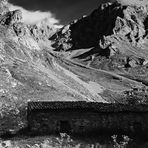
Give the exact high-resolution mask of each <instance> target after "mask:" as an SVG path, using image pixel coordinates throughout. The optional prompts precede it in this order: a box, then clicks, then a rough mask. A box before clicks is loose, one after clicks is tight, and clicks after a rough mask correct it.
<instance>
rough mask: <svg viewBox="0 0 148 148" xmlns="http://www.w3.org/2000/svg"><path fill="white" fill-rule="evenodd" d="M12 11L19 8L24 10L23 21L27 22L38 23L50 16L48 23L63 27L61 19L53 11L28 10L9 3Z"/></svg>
mask: <svg viewBox="0 0 148 148" xmlns="http://www.w3.org/2000/svg"><path fill="white" fill-rule="evenodd" d="M9 9H10V11H13V10H16V9H19V10H21V11H22V15H23V16H22V17H23V22H24V23H26V24H37V23H39V22H40V21H42V20H43V19H46V18H48V23H49V24H51V25H55V26H56V27H59V28H60V27H61V25H60V24H59V20H58V19H56V18H55V16H54V15H53V14H52V13H51V12H42V11H30V10H26V9H24V8H22V7H20V6H15V5H13V4H10V5H9Z"/></svg>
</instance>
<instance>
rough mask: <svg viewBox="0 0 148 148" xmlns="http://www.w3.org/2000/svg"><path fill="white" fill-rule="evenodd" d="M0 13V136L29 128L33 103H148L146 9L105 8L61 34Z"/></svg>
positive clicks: (4, 5) (115, 5)
mask: <svg viewBox="0 0 148 148" xmlns="http://www.w3.org/2000/svg"><path fill="white" fill-rule="evenodd" d="M0 10H1V11H0V13H1V15H0V134H2V133H4V132H6V131H14V132H16V131H18V130H19V129H21V128H23V127H25V126H26V106H27V102H28V101H43V100H44V101H90V102H92V101H94V102H100V103H109V104H110V103H112V104H114V105H116V104H119V103H120V104H132V105H137V104H147V96H148V93H147V90H148V88H147V85H148V76H147V71H148V69H147V68H148V64H147V63H148V62H147V61H148V60H147V57H148V52H147V46H148V40H147V38H148V37H147V35H148V32H147V29H148V19H147V18H148V10H147V7H139V6H125V5H124V6H122V5H121V4H118V3H113V4H111V3H107V4H105V5H101V6H99V8H98V9H96V10H95V11H93V12H92V13H91V14H90V15H89V16H87V17H84V18H82V19H80V20H77V21H74V22H73V23H71V24H69V25H67V26H65V27H63V28H62V29H60V30H56V29H55V28H54V26H50V25H49V24H48V23H47V22H48V18H47V19H44V20H43V21H41V22H40V23H38V24H36V25H26V24H25V23H23V22H22V13H21V12H20V11H19V10H16V11H9V9H8V5H7V2H6V1H5V0H2V1H1V3H0ZM141 110H142V109H141ZM14 119H15V120H14Z"/></svg>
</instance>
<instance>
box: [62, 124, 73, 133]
mask: <svg viewBox="0 0 148 148" xmlns="http://www.w3.org/2000/svg"><path fill="white" fill-rule="evenodd" d="M70 130H71V127H70V123H69V121H60V133H67V134H69V133H70Z"/></svg>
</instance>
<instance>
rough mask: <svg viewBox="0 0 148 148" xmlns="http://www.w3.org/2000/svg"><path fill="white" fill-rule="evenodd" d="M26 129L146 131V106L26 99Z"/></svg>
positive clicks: (51, 131)
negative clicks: (33, 100) (30, 100)
mask: <svg viewBox="0 0 148 148" xmlns="http://www.w3.org/2000/svg"><path fill="white" fill-rule="evenodd" d="M28 128H29V130H30V132H31V133H34V134H46V135H48V134H55V133H68V134H86V133H87V134H88V133H92V134H95V133H98V132H100V131H104V130H105V131H114V132H115V131H118V132H119V131H121V132H132V133H135V132H143V131H148V107H147V105H136V106H132V105H120V104H118V105H117V104H103V103H97V102H83V101H82V102H48V101H47V102H46V101H45V102H29V103H28Z"/></svg>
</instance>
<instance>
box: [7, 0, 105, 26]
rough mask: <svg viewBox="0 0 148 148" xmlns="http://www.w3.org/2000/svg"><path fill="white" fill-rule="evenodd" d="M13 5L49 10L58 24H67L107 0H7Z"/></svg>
mask: <svg viewBox="0 0 148 148" xmlns="http://www.w3.org/2000/svg"><path fill="white" fill-rule="evenodd" d="M9 2H10V3H12V4H13V5H17V6H21V7H23V8H25V9H27V10H32V11H37V10H40V11H46V12H47V11H49V12H50V13H51V14H52V15H53V16H54V18H56V19H58V20H60V24H63V25H65V24H68V23H69V22H71V21H72V20H74V19H77V18H80V17H81V16H83V15H87V14H90V13H91V12H92V11H93V10H94V9H96V8H98V6H99V5H100V3H102V2H107V0H9Z"/></svg>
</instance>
